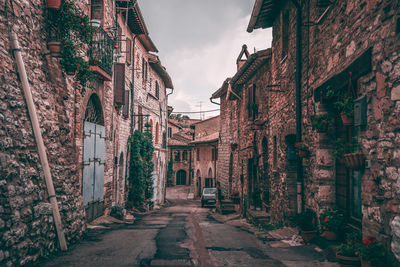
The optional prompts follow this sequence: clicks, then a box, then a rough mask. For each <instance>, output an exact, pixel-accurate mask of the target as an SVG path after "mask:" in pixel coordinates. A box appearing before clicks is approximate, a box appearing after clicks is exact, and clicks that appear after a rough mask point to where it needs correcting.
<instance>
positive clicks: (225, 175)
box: [217, 94, 241, 198]
mask: <svg viewBox="0 0 400 267" xmlns="http://www.w3.org/2000/svg"><path fill="white" fill-rule="evenodd" d="M220 102H221V106H220V129H219V131H220V140H219V142H218V161H217V170H218V174H217V181H218V182H220V185H221V191H222V194H223V196H224V197H225V198H230V197H231V195H232V194H234V193H239V192H240V191H241V190H240V189H241V187H240V186H241V185H240V172H239V168H238V167H239V166H238V157H237V155H238V149H237V147H238V117H237V115H238V113H237V103H236V102H237V101H236V100H227V99H226V94H223V95H222V96H221V97H220ZM231 157H232V159H231ZM231 161H232V165H231ZM230 168H232V169H231V170H230Z"/></svg>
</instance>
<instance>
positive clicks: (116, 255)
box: [37, 187, 323, 267]
mask: <svg viewBox="0 0 400 267" xmlns="http://www.w3.org/2000/svg"><path fill="white" fill-rule="evenodd" d="M186 190H187V189H186V188H184V187H181V188H177V189H172V190H170V192H168V194H167V198H169V204H168V205H167V206H166V207H163V208H162V209H160V210H158V211H155V212H152V213H149V214H145V215H143V216H138V217H137V218H136V220H135V223H134V224H133V225H126V224H115V225H110V227H109V228H107V229H94V230H93V229H92V230H90V231H89V233H88V236H87V237H86V238H85V239H84V240H82V241H81V242H79V243H78V244H76V245H73V246H71V247H70V249H69V251H68V252H65V253H61V254H59V255H57V256H56V257H54V258H51V259H47V260H42V261H40V262H39V263H37V266H114V267H115V266H322V264H323V263H322V262H321V263H320V261H323V257H322V256H321V255H320V254H318V253H317V252H316V251H315V250H314V249H313V248H312V247H309V246H300V247H279V248H277V247H272V246H270V245H269V244H268V243H264V242H262V241H260V240H259V239H257V238H256V237H255V236H254V235H253V234H251V233H248V232H246V231H243V230H241V229H240V228H239V227H235V226H234V225H231V224H228V223H222V222H220V221H218V220H216V219H215V218H214V217H213V214H212V212H211V211H210V209H208V208H201V207H200V201H198V200H187V191H186Z"/></svg>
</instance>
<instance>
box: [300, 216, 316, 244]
mask: <svg viewBox="0 0 400 267" xmlns="http://www.w3.org/2000/svg"><path fill="white" fill-rule="evenodd" d="M315 218H316V216H315V212H314V211H312V210H310V209H307V210H306V211H303V212H302V213H300V214H297V216H296V224H297V225H298V226H299V228H300V235H301V237H302V238H303V240H304V242H305V243H308V242H309V241H311V240H312V239H314V237H315V236H316V235H317V229H316V228H315Z"/></svg>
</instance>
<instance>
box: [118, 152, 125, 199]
mask: <svg viewBox="0 0 400 267" xmlns="http://www.w3.org/2000/svg"><path fill="white" fill-rule="evenodd" d="M116 191H117V198H116V200H117V203H118V204H122V203H123V202H124V200H123V196H124V153H122V152H121V155H120V156H119V164H118V181H117V188H116Z"/></svg>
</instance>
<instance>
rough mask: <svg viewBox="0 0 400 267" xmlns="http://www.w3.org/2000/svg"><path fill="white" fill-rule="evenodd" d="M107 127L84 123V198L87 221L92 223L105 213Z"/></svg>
mask: <svg viewBox="0 0 400 267" xmlns="http://www.w3.org/2000/svg"><path fill="white" fill-rule="evenodd" d="M104 141H105V127H104V126H102V125H99V124H95V123H92V122H88V121H85V122H84V139H83V181H82V197H83V203H84V205H85V210H86V219H87V220H88V221H92V220H94V219H95V218H97V217H99V216H101V215H103V211H104V165H105V159H104V154H105V153H104V152H105V142H104Z"/></svg>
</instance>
